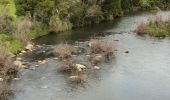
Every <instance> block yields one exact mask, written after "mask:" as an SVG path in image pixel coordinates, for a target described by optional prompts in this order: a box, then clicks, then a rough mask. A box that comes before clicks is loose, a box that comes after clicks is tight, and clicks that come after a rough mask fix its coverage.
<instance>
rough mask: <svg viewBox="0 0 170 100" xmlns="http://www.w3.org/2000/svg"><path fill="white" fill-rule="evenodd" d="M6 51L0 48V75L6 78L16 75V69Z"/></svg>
mask: <svg viewBox="0 0 170 100" xmlns="http://www.w3.org/2000/svg"><path fill="white" fill-rule="evenodd" d="M13 61H14V60H13V59H12V58H11V57H10V55H9V54H8V53H6V52H5V51H3V50H0V77H1V78H4V79H6V80H9V79H11V78H14V77H16V75H17V72H18V69H17V66H15V65H14V64H13Z"/></svg>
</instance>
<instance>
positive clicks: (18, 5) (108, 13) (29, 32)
mask: <svg viewBox="0 0 170 100" xmlns="http://www.w3.org/2000/svg"><path fill="white" fill-rule="evenodd" d="M169 5H170V1H168V0H1V1H0V11H1V15H0V35H2V36H1V37H4V36H5V35H7V36H5V37H8V38H10V39H6V40H4V39H3V38H0V41H3V43H2V42H1V43H0V45H2V46H5V48H8V47H11V46H10V45H13V43H15V45H14V46H13V48H12V49H11V48H10V49H9V48H8V50H9V51H11V52H14V53H15V52H16V51H17V50H20V49H22V48H23V45H24V44H26V43H27V42H28V41H30V40H31V39H32V38H36V37H38V36H42V35H45V34H47V33H49V32H50V31H52V32H56V33H57V32H61V31H65V30H69V29H72V28H76V27H83V26H85V25H90V24H97V23H99V22H101V21H103V20H113V19H114V18H116V17H119V16H122V15H123V14H125V13H127V12H130V11H134V10H147V9H155V8H156V7H160V8H162V9H165V8H168V7H169ZM9 41H10V42H9ZM19 41H22V43H20V42H19ZM4 42H5V43H4ZM4 44H8V45H4Z"/></svg>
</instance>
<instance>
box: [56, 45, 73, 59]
mask: <svg viewBox="0 0 170 100" xmlns="http://www.w3.org/2000/svg"><path fill="white" fill-rule="evenodd" d="M54 54H55V55H56V56H57V57H59V58H60V59H67V58H71V57H72V47H71V46H70V45H68V44H59V45H57V46H56V48H55V49H54Z"/></svg>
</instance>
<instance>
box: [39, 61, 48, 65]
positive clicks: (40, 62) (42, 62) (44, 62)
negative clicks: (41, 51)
mask: <svg viewBox="0 0 170 100" xmlns="http://www.w3.org/2000/svg"><path fill="white" fill-rule="evenodd" d="M38 63H39V64H46V63H47V60H42V61H41V60H40V61H38Z"/></svg>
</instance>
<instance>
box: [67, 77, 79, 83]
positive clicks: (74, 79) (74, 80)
mask: <svg viewBox="0 0 170 100" xmlns="http://www.w3.org/2000/svg"><path fill="white" fill-rule="evenodd" d="M69 80H70V81H71V82H81V81H82V79H81V77H80V76H70V77H69Z"/></svg>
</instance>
